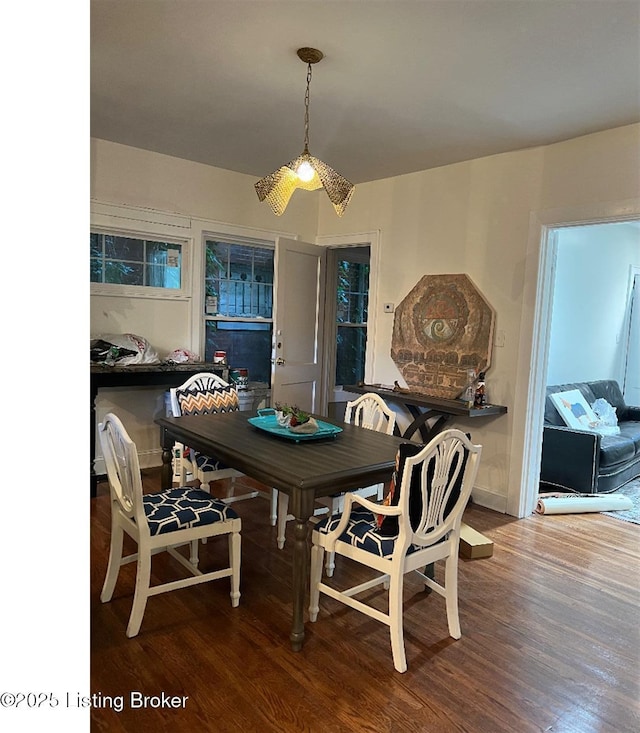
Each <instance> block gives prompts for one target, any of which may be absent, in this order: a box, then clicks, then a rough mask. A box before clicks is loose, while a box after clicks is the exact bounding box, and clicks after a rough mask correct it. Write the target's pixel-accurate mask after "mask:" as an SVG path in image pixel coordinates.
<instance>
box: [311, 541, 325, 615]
mask: <svg viewBox="0 0 640 733" xmlns="http://www.w3.org/2000/svg"><path fill="white" fill-rule="evenodd" d="M323 560H324V547H322V546H321V545H313V546H312V547H311V570H310V573H309V574H310V578H309V585H310V590H309V620H310V621H315V620H316V619H317V618H318V611H319V610H320V589H319V587H318V586H319V584H320V583H321V582H322V562H323Z"/></svg>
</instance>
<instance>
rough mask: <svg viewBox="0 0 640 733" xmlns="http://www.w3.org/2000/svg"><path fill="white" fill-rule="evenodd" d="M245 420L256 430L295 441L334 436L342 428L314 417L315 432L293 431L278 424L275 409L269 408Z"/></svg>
mask: <svg viewBox="0 0 640 733" xmlns="http://www.w3.org/2000/svg"><path fill="white" fill-rule="evenodd" d="M247 422H249V423H250V424H251V425H253V427H254V428H258V430H264V432H265V433H270V434H271V435H275V436H276V437H278V438H285V439H286V440H293V441H294V442H295V443H300V442H302V441H304V442H307V441H309V440H321V439H322V438H335V437H336V435H338V433H341V432H342V428H339V427H338V426H337V425H332V424H331V423H328V422H323V421H322V420H318V419H317V418H316V422H317V423H318V430H317V431H316V432H315V433H294V432H293V431H292V430H289V428H286V427H283V426H282V425H279V424H278V420H277V418H276V413H275V410H272V409H271V408H269V409H267V410H258V417H250V418H248V419H247Z"/></svg>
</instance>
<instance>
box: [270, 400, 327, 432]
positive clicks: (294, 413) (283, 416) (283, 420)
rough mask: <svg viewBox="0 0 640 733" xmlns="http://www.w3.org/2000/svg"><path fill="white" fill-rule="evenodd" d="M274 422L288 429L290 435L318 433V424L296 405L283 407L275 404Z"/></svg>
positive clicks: (283, 405) (279, 403)
mask: <svg viewBox="0 0 640 733" xmlns="http://www.w3.org/2000/svg"><path fill="white" fill-rule="evenodd" d="M275 409H276V420H277V421H278V425H280V426H282V427H285V428H288V429H289V430H290V431H291V432H292V433H303V434H309V435H311V434H313V433H315V432H317V431H318V422H317V421H316V419H315V418H314V417H312V416H311V415H309V413H308V412H305V411H304V410H301V409H300V408H299V407H298V406H297V405H285V404H282V403H281V402H276V408H275Z"/></svg>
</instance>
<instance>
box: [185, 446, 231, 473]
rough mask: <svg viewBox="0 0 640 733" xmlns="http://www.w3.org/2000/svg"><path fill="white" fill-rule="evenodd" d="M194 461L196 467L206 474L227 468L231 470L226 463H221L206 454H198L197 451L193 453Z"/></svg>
mask: <svg viewBox="0 0 640 733" xmlns="http://www.w3.org/2000/svg"><path fill="white" fill-rule="evenodd" d="M191 457H192V459H193V461H194V462H195V464H196V466H197V467H198V468H199V469H200V470H201V471H204V472H205V473H207V472H209V471H222V470H223V469H225V468H229V466H227V464H226V463H224V462H223V461H219V460H218V459H217V458H212V457H211V456H206V455H205V454H204V453H198V451H197V450H194V451H192V456H191Z"/></svg>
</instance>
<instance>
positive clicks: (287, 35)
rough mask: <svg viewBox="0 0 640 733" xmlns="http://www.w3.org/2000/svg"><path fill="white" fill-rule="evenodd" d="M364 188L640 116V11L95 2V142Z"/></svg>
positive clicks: (344, 1) (396, 1)
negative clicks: (339, 178)
mask: <svg viewBox="0 0 640 733" xmlns="http://www.w3.org/2000/svg"><path fill="white" fill-rule="evenodd" d="M301 46H311V47H314V48H318V49H320V50H321V51H322V52H323V53H324V56H325V57H324V59H323V60H322V61H321V62H320V63H318V64H316V65H315V66H314V67H313V78H312V81H311V90H310V129H309V136H310V145H309V148H310V151H311V153H312V154H313V155H315V156H316V157H318V158H321V159H322V160H324V162H325V163H327V164H328V165H330V166H332V167H333V168H335V169H336V170H337V171H338V172H339V173H341V174H342V175H343V176H345V177H346V178H348V179H349V180H351V181H352V182H353V183H360V182H362V181H371V180H377V179H380V178H386V177H389V176H396V175H400V174H403V173H409V172H413V171H418V170H426V169H428V168H433V167H437V166H441V165H447V164H450V163H455V162H459V161H463V160H470V159H473V158H478V157H482V156H485V155H491V154H495V153H501V152H506V151H512V150H518V149H523V148H528V147H532V146H536V145H545V144H549V143H552V142H558V141H561V140H566V139H569V138H573V137H577V136H579V135H584V134H587V133H591V132H597V131H599V130H605V129H609V128H614V127H619V126H622V125H627V124H630V123H633V122H638V121H640V0H638V1H635V0H603V1H600V0H578V1H573V2H565V1H564V0H414V1H408V0H384V1H378V0H296V1H291V0H287V1H283V2H281V1H280V0H91V135H92V136H93V137H97V138H101V139H104V140H110V141H114V142H118V143H123V144H125V145H131V146H134V147H137V148H143V149H146V150H152V151H155V152H159V153H165V154H167V155H172V156H177V157H179V158H185V159H187V160H192V161H198V162H201V163H206V164H208V165H213V166H216V167H219V168H224V169H228V170H232V171H237V172H240V173H247V174H250V175H252V176H255V177H256V178H260V177H262V176H264V175H266V174H267V173H271V172H272V171H273V170H275V169H276V168H278V167H279V166H281V165H283V164H284V163H286V162H288V161H289V160H291V159H293V158H295V157H296V156H297V155H298V154H299V153H301V152H302V148H303V142H304V94H305V86H306V75H307V69H306V65H305V64H304V63H303V62H302V61H300V60H299V59H298V57H297V55H296V50H297V49H298V48H299V47H301Z"/></svg>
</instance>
